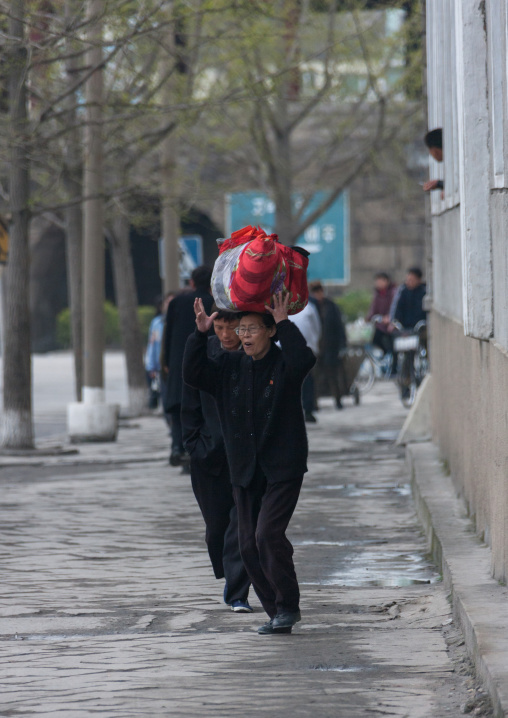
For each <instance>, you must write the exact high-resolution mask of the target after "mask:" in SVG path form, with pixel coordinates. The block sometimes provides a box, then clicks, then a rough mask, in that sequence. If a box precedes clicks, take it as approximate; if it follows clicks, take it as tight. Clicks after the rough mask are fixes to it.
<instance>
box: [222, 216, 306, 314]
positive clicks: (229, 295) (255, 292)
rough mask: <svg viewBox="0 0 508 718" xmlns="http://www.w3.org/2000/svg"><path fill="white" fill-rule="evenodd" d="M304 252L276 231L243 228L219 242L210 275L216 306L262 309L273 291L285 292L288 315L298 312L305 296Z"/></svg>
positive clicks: (250, 309) (304, 302)
mask: <svg viewBox="0 0 508 718" xmlns="http://www.w3.org/2000/svg"><path fill="white" fill-rule="evenodd" d="M308 264H309V259H308V252H306V251H305V250H304V249H300V248H299V247H286V246H285V245H284V244H281V243H280V242H279V238H278V237H277V235H276V234H270V235H267V234H266V232H264V231H263V230H262V229H260V228H259V227H258V228H257V229H256V228H255V227H244V228H243V229H239V230H238V231H237V232H233V234H232V235H231V237H230V239H226V240H222V241H221V242H220V248H219V257H218V259H217V261H216V262H215V266H214V268H213V275H212V292H213V296H214V299H215V303H216V305H217V306H218V307H219V309H225V310H227V311H230V312H244V311H250V312H265V311H266V310H265V305H267V304H268V305H269V306H270V304H271V302H272V297H273V295H274V294H277V293H278V292H281V291H282V293H283V294H284V295H285V294H287V293H288V292H289V295H290V297H289V305H288V313H289V314H298V312H301V311H302V309H303V308H304V307H305V306H306V304H307V302H308V299H309V290H308V287H307V266H308Z"/></svg>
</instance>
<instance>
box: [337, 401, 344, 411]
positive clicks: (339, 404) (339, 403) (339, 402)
mask: <svg viewBox="0 0 508 718" xmlns="http://www.w3.org/2000/svg"><path fill="white" fill-rule="evenodd" d="M336 406H337V409H343V408H344V406H343V405H342V402H341V401H340V399H339V400H338V401H337V402H336Z"/></svg>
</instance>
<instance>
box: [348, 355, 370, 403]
mask: <svg viewBox="0 0 508 718" xmlns="http://www.w3.org/2000/svg"><path fill="white" fill-rule="evenodd" d="M375 379H376V372H375V368H374V363H373V361H372V359H371V358H370V357H369V356H366V357H365V359H364V360H363V361H362V363H361V364H360V368H359V369H358V374H357V375H356V376H355V380H354V382H353V385H352V389H353V390H354V389H358V391H359V392H360V394H366V393H367V392H368V391H370V390H371V389H372V387H373V386H374V381H375Z"/></svg>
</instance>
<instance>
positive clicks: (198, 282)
mask: <svg viewBox="0 0 508 718" xmlns="http://www.w3.org/2000/svg"><path fill="white" fill-rule="evenodd" d="M191 279H192V281H193V282H194V286H195V287H196V289H201V290H205V291H206V290H207V289H210V283H211V281H212V270H211V269H209V268H208V267H205V265H204V264H202V265H201V266H200V267H196V269H193V270H192V274H191Z"/></svg>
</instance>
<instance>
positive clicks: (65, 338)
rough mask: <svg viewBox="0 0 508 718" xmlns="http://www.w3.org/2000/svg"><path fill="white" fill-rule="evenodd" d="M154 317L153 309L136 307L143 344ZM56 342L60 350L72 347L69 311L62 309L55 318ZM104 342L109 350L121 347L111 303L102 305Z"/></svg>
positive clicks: (118, 330)
mask: <svg viewBox="0 0 508 718" xmlns="http://www.w3.org/2000/svg"><path fill="white" fill-rule="evenodd" d="M154 316H155V311H154V308H153V307H138V320H139V327H140V330H141V336H142V339H143V342H144V343H146V341H147V338H148V328H149V326H150V322H151V321H152V319H153V318H154ZM56 340H57V342H58V346H59V348H60V349H70V348H71V347H72V333H71V310H70V309H64V310H63V311H61V312H60V314H59V315H58V316H57V318H56ZM104 341H105V343H106V347H108V348H109V349H118V348H119V347H121V345H122V335H121V332H120V321H119V318H118V309H117V308H116V307H115V305H114V304H112V303H111V302H105V303H104Z"/></svg>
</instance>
